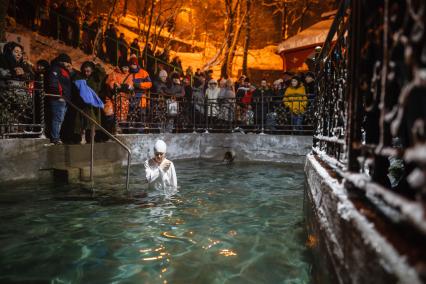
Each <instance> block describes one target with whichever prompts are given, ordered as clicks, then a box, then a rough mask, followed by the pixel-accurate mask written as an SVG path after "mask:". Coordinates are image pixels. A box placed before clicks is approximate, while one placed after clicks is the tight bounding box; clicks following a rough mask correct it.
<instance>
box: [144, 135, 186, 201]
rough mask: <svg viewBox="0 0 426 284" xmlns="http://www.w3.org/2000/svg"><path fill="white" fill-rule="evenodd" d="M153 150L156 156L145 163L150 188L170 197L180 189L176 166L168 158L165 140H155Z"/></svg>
mask: <svg viewBox="0 0 426 284" xmlns="http://www.w3.org/2000/svg"><path fill="white" fill-rule="evenodd" d="M153 150H154V156H153V157H152V158H151V159H148V160H146V161H145V163H144V166H145V177H146V181H147V182H148V188H149V189H155V190H157V191H161V192H163V193H164V195H165V196H166V197H170V196H172V195H174V194H176V193H177V191H178V188H177V178H176V171H175V166H174V165H173V162H172V161H170V160H168V159H166V153H167V145H166V143H165V142H164V141H163V140H157V141H155V144H154V147H153Z"/></svg>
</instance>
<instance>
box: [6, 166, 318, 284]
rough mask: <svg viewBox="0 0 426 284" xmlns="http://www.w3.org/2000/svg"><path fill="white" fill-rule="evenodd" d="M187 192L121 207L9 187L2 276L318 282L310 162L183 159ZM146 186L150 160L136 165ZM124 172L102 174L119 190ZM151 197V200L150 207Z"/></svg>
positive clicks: (137, 177)
mask: <svg viewBox="0 0 426 284" xmlns="http://www.w3.org/2000/svg"><path fill="white" fill-rule="evenodd" d="M175 166H176V171H177V175H178V183H179V185H180V187H181V188H180V193H179V195H178V196H176V197H175V198H174V199H172V200H164V199H162V198H161V197H158V196H156V197H155V196H154V197H152V195H151V197H148V198H146V199H143V200H140V199H138V200H135V201H134V202H131V203H127V204H121V205H114V204H111V202H110V203H105V202H100V199H96V198H95V200H88V201H83V200H80V201H61V200H58V199H55V198H54V193H56V192H58V191H59V190H61V191H63V190H64V189H68V188H67V187H64V186H56V188H54V187H52V186H40V185H38V186H34V185H28V184H27V185H17V186H14V187H13V188H11V187H9V188H2V190H1V191H0V202H1V204H0V205H1V207H0V220H1V229H0V243H1V246H0V256H1V257H0V282H1V283H9V282H27V281H28V283H31V282H36V281H38V282H39V283H44V282H45V281H46V282H51V283H309V282H310V267H311V265H310V264H309V263H308V259H307V249H306V247H305V236H304V225H303V211H302V206H303V169H302V168H301V167H298V166H293V165H292V166H289V165H277V164H270V163H267V164H266V163H265V164H248V165H242V164H234V165H232V166H224V165H217V164H215V163H213V162H206V161H184V162H175ZM132 171H133V173H132V189H133V190H134V191H137V190H139V189H141V188H142V187H143V186H142V183H143V174H144V173H143V167H141V166H135V167H133V169H132ZM123 182H124V181H123V180H122V177H109V178H106V179H102V180H101V179H99V178H98V179H97V181H96V187H97V188H98V189H101V188H103V189H105V188H109V187H110V188H115V190H117V184H120V183H123ZM145 202H149V206H147V205H146V204H145Z"/></svg>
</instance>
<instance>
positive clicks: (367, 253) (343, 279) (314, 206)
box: [305, 154, 421, 283]
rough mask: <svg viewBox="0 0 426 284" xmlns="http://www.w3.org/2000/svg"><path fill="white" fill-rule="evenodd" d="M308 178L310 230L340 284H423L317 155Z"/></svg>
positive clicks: (308, 169)
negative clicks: (324, 166)
mask: <svg viewBox="0 0 426 284" xmlns="http://www.w3.org/2000/svg"><path fill="white" fill-rule="evenodd" d="M305 179H306V198H307V199H308V204H309V205H310V207H311V208H310V209H311V212H312V213H313V216H311V217H310V218H312V219H313V220H312V222H310V223H311V225H312V224H313V225H314V228H312V227H311V228H308V231H310V233H312V234H313V235H316V236H318V239H319V240H320V241H322V242H323V243H322V244H321V247H323V248H325V251H326V254H327V256H326V257H327V258H328V259H329V261H330V263H331V264H332V265H333V268H334V271H335V274H336V275H335V277H336V278H337V281H338V282H339V283H421V280H420V279H419V275H418V274H417V272H416V270H415V269H414V267H412V266H411V265H410V264H408V263H407V260H406V257H404V256H403V255H400V254H399V253H398V252H397V251H396V250H395V248H394V247H393V246H392V245H391V244H390V243H389V242H388V241H387V240H386V238H385V237H384V236H383V235H381V234H380V233H379V232H378V230H377V229H376V228H375V226H374V224H373V223H371V222H370V221H369V220H367V218H366V217H365V216H364V215H363V214H362V212H360V211H358V210H357V209H356V208H355V206H354V204H353V203H352V201H351V200H350V199H349V196H348V193H347V191H346V189H345V187H344V185H343V183H342V182H339V181H338V180H337V179H334V178H332V177H331V176H330V175H329V173H328V172H327V170H326V169H325V168H323V167H322V166H321V165H320V163H319V162H318V161H317V160H316V159H315V157H314V155H313V154H308V156H307V159H306V163H305ZM372 275H374V281H373V279H372V277H371V276H372Z"/></svg>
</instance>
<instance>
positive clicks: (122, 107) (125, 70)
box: [104, 60, 133, 132]
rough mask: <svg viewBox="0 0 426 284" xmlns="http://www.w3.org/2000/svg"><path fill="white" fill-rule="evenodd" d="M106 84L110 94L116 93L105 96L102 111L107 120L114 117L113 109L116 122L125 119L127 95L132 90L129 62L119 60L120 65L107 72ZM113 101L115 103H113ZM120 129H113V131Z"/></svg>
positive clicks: (127, 106) (127, 108) (127, 111)
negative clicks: (109, 72)
mask: <svg viewBox="0 0 426 284" xmlns="http://www.w3.org/2000/svg"><path fill="white" fill-rule="evenodd" d="M106 84H107V86H108V87H109V89H110V94H112V95H116V98H115V99H114V97H113V96H111V97H106V99H105V107H104V113H105V116H106V117H107V120H109V121H112V120H113V118H114V111H116V112H117V113H116V119H117V120H118V122H121V121H126V120H127V114H128V113H129V97H130V94H131V93H132V91H133V79H132V77H131V74H130V71H129V63H128V62H127V61H124V60H123V61H121V62H120V67H119V68H115V69H114V71H113V72H112V73H111V74H109V76H108V78H107V80H106ZM115 103H116V104H117V105H115ZM115 131H118V132H120V129H113V132H115Z"/></svg>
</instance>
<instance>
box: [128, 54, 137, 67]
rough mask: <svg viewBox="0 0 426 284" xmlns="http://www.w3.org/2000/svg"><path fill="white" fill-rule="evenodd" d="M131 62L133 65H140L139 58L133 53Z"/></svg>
mask: <svg viewBox="0 0 426 284" xmlns="http://www.w3.org/2000/svg"><path fill="white" fill-rule="evenodd" d="M129 64H130V65H132V64H135V65H138V64H139V63H138V58H137V57H136V55H134V54H132V56H130V59H129Z"/></svg>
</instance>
